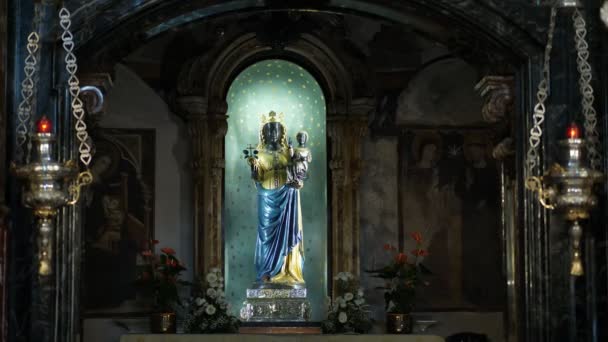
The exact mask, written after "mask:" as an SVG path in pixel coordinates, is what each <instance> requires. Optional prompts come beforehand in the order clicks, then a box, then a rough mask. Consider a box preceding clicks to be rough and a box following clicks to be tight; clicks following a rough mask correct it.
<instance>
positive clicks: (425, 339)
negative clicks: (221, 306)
mask: <svg viewBox="0 0 608 342" xmlns="http://www.w3.org/2000/svg"><path fill="white" fill-rule="evenodd" d="M203 341H204V342H367V341H378V342H444V339H443V338H441V337H439V336H431V335H373V334H368V335H249V334H243V335H239V334H231V335H221V334H210V335H185V334H177V335H136V334H132V335H123V336H122V337H121V338H120V342H203Z"/></svg>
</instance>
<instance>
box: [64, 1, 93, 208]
mask: <svg viewBox="0 0 608 342" xmlns="http://www.w3.org/2000/svg"><path fill="white" fill-rule="evenodd" d="M59 25H61V28H62V29H63V33H62V34H61V40H62V42H63V48H64V50H65V52H66V56H65V63H66V66H65V68H66V70H67V71H68V74H69V75H70V76H69V78H68V87H69V90H70V95H71V96H72V102H71V107H72V115H73V116H74V118H75V119H76V122H75V123H74V128H75V129H76V138H77V139H78V142H79V145H78V152H79V154H80V161H81V162H82V164H83V165H84V166H85V168H86V170H85V171H83V172H81V173H80V174H79V175H78V178H77V179H76V181H75V182H74V184H72V185H70V187H69V191H70V193H71V194H72V200H71V201H70V204H75V203H76V202H78V199H79V197H80V190H81V188H82V187H83V186H86V185H88V184H91V182H92V181H93V175H92V174H91V171H89V164H90V163H91V158H92V156H91V143H90V141H91V139H90V137H89V134H88V133H87V125H86V123H85V122H84V115H85V110H84V106H83V103H82V100H81V99H80V97H79V95H80V80H79V79H78V77H77V76H76V71H78V65H77V64H76V55H74V52H73V51H74V45H75V44H74V36H73V35H72V32H70V26H71V25H72V20H71V15H70V12H69V11H68V10H67V9H66V8H65V7H64V8H62V9H61V10H60V11H59Z"/></svg>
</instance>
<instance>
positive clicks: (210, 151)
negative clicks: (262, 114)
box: [177, 96, 228, 274]
mask: <svg viewBox="0 0 608 342" xmlns="http://www.w3.org/2000/svg"><path fill="white" fill-rule="evenodd" d="M177 103H178V106H179V108H180V110H181V112H182V113H183V115H184V117H185V119H186V121H187V123H188V128H189V134H190V138H191V144H192V168H193V175H192V176H193V182H194V194H193V199H194V239H195V254H196V255H195V261H194V262H195V270H196V271H197V272H198V273H199V274H205V273H206V272H207V271H208V270H209V268H211V267H221V266H222V264H223V262H224V245H223V238H222V198H223V196H222V185H223V180H224V166H225V160H224V137H225V136H226V131H227V129H228V123H227V121H226V119H227V118H228V117H227V116H226V111H227V106H226V103H225V102H223V101H216V102H215V104H214V103H212V104H211V105H209V102H208V100H207V98H204V97H201V96H183V97H180V98H178V99H177Z"/></svg>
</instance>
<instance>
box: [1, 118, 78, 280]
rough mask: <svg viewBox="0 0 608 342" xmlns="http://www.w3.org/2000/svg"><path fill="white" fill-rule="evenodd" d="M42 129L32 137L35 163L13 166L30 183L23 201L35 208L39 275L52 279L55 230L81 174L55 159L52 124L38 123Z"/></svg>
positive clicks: (73, 162)
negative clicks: (74, 182) (56, 220)
mask: <svg viewBox="0 0 608 342" xmlns="http://www.w3.org/2000/svg"><path fill="white" fill-rule="evenodd" d="M37 127H38V130H37V132H36V133H33V134H32V135H31V139H32V145H33V156H32V162H30V163H28V164H25V165H19V166H17V165H15V163H11V171H12V173H13V174H14V175H15V176H16V177H18V178H21V179H25V180H26V181H27V185H26V186H25V189H24V192H23V202H24V204H25V206H26V207H28V208H32V209H33V211H34V216H36V226H37V229H38V233H39V234H38V238H37V244H38V258H39V267H38V274H39V275H42V276H48V275H51V274H52V273H53V267H52V260H53V256H52V250H53V227H54V219H55V217H56V216H57V210H58V209H59V208H61V207H62V206H64V205H66V204H68V203H69V202H70V199H71V197H72V196H71V194H70V192H69V191H68V190H69V188H68V184H70V183H71V182H72V181H74V180H75V179H76V176H77V175H78V164H77V163H76V162H75V161H73V160H69V161H67V162H66V163H63V164H61V163H59V162H57V161H56V160H55V157H54V155H55V135H54V134H53V133H52V132H51V123H50V122H49V121H48V120H47V119H46V118H45V117H43V118H42V119H40V121H39V122H38V124H37Z"/></svg>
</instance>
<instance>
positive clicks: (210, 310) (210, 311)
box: [205, 305, 215, 316]
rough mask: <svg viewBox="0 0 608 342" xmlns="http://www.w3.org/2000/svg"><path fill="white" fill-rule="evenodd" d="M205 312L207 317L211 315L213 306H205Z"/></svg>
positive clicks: (213, 310) (213, 309) (213, 311)
mask: <svg viewBox="0 0 608 342" xmlns="http://www.w3.org/2000/svg"><path fill="white" fill-rule="evenodd" d="M205 312H206V313H207V315H209V316H211V315H213V314H214V313H215V306H213V305H209V306H207V308H206V309H205Z"/></svg>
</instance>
